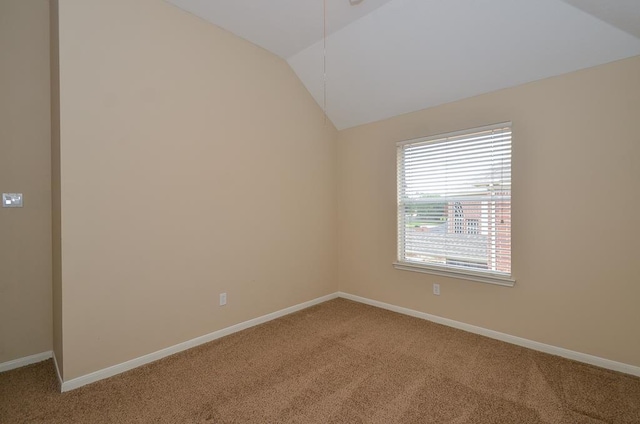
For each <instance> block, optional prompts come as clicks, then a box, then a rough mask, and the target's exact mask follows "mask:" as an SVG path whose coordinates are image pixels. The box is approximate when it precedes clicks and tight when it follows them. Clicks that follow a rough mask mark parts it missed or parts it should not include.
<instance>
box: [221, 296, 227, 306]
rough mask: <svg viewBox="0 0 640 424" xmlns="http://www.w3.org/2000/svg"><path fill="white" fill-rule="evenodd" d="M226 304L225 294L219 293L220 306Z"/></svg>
mask: <svg viewBox="0 0 640 424" xmlns="http://www.w3.org/2000/svg"><path fill="white" fill-rule="evenodd" d="M226 304H227V294H226V293H220V306H224V305H226Z"/></svg>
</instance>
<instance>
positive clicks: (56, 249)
mask: <svg viewBox="0 0 640 424" xmlns="http://www.w3.org/2000/svg"><path fill="white" fill-rule="evenodd" d="M49 4H50V10H49V21H50V45H51V55H50V56H51V63H50V66H51V240H52V245H51V248H52V252H51V253H52V283H53V286H52V309H53V317H52V318H53V354H54V357H55V360H56V364H57V366H58V371H59V372H60V377H61V378H63V377H64V360H63V359H64V358H63V356H62V354H63V352H62V341H63V340H62V256H61V255H62V251H61V240H62V239H61V228H60V200H61V199H60V69H59V45H58V1H57V0H50V2H49Z"/></svg>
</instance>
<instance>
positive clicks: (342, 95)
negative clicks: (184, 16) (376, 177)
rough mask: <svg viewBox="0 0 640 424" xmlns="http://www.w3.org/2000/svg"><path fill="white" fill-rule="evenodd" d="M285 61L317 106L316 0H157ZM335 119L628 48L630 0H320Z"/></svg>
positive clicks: (375, 115) (456, 93) (372, 114)
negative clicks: (357, 1) (352, 1)
mask: <svg viewBox="0 0 640 424" xmlns="http://www.w3.org/2000/svg"><path fill="white" fill-rule="evenodd" d="M168 1H170V2H171V3H173V4H175V5H177V6H178V7H181V8H183V9H185V10H187V11H189V12H191V13H193V14H195V15H198V16H200V17H202V18H204V19H206V20H208V21H210V22H212V23H214V24H216V25H218V26H220V27H222V28H225V29H227V30H229V31H231V32H233V33H235V34H236V35H238V36H240V37H243V38H245V39H247V40H249V41H251V42H253V43H255V44H257V45H259V46H262V47H263V48H265V49H267V50H269V51H271V52H273V53H275V54H277V55H279V56H281V57H282V58H284V59H286V60H287V62H288V63H289V65H290V66H291V67H292V68H293V70H294V71H295V72H296V74H297V75H298V77H299V78H300V79H301V80H302V82H303V83H304V84H305V86H306V87H307V89H308V90H309V92H310V93H311V94H312V95H313V97H314V98H315V99H316V101H317V102H318V104H320V105H321V106H323V105H324V92H325V90H324V86H325V83H324V76H323V61H324V59H323V57H324V56H323V7H322V6H323V1H322V0H268V1H267V0H168ZM326 4H327V33H328V37H327V39H326V46H327V48H326V64H327V81H326V98H327V101H326V111H327V115H328V116H329V119H331V121H332V122H333V123H334V124H335V126H336V127H337V128H338V129H344V128H349V127H352V126H356V125H360V124H364V123H367V122H373V121H377V120H380V119H385V118H389V117H392V116H396V115H399V114H402V113H407V112H412V111H415V110H420V109H424V108H427V107H431V106H436V105H439V104H443V103H447V102H451V101H454V100H459V99H463V98H467V97H471V96H474V95H478V94H482V93H486V92H490V91H494V90H497V89H501V88H506V87H511V86H515V85H518V84H523V83H526V82H530V81H534V80H538V79H542V78H547V77H550V76H554V75H559V74H563V73H567V72H572V71H575V70H578V69H583V68H587V67H591V66H595V65H599V64H603V63H607V62H611V61H614V60H618V59H623V58H626V57H631V56H636V55H640V0H535V1H532V0H446V1H445V0H363V1H362V2H361V3H360V4H359V5H356V6H351V5H350V4H349V0H326Z"/></svg>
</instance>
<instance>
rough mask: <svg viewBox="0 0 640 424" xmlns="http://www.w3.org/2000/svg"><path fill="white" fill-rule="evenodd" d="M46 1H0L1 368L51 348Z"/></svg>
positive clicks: (47, 4) (47, 17) (47, 22)
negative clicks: (15, 203) (5, 197)
mask: <svg viewBox="0 0 640 424" xmlns="http://www.w3.org/2000/svg"><path fill="white" fill-rule="evenodd" d="M49 127H50V119H49V3H48V1H47V0H30V1H24V0H2V1H0V161H1V164H0V192H22V193H23V194H24V207H23V208H22V209H8V208H0V363H2V362H6V361H10V360H13V359H17V358H21V357H24V356H28V355H33V354H37V353H42V352H46V351H50V350H51V195H50V160H51V159H50V148H49V139H50V128H49Z"/></svg>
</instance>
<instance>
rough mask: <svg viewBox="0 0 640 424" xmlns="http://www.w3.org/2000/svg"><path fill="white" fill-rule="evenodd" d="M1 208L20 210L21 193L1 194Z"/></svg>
mask: <svg viewBox="0 0 640 424" xmlns="http://www.w3.org/2000/svg"><path fill="white" fill-rule="evenodd" d="M2 207H3V208H21V207H22V193H2Z"/></svg>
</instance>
